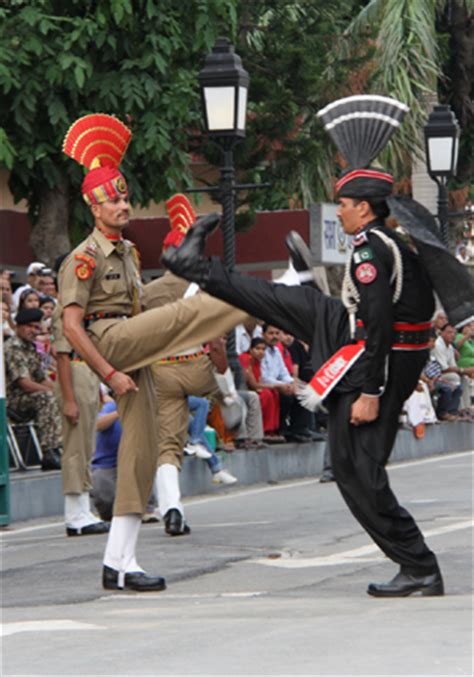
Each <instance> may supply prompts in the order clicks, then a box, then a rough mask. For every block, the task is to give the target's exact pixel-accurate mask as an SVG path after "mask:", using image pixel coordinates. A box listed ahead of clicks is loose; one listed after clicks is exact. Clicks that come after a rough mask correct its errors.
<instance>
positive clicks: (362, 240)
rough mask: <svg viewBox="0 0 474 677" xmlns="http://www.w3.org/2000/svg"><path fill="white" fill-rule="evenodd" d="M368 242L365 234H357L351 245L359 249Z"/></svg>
mask: <svg viewBox="0 0 474 677" xmlns="http://www.w3.org/2000/svg"><path fill="white" fill-rule="evenodd" d="M368 241H369V238H368V237H367V233H365V232H364V233H359V234H358V235H355V236H354V237H353V239H352V244H353V246H354V247H360V246H361V245H363V244H366V242H368Z"/></svg>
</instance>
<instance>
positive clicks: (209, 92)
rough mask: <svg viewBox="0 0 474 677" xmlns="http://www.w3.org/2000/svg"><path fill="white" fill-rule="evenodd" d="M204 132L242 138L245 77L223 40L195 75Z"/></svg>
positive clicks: (237, 56) (237, 60)
mask: <svg viewBox="0 0 474 677" xmlns="http://www.w3.org/2000/svg"><path fill="white" fill-rule="evenodd" d="M198 79H199V85H200V87H201V95H202V103H203V109H204V124H205V128H206V132H207V134H208V135H209V136H211V137H221V138H227V139H229V140H233V141H234V143H235V142H236V141H237V140H239V139H241V138H243V137H244V136H245V120H246V117H247V116H246V113H247V92H248V88H249V75H248V73H247V71H246V70H244V68H243V66H242V60H241V58H240V56H239V55H238V54H236V53H235V52H234V48H233V47H232V45H231V44H230V42H229V41H228V40H227V39H226V38H219V39H218V40H217V42H216V44H215V45H214V49H213V50H212V52H211V53H210V54H209V55H208V56H207V57H206V61H205V64H204V68H203V69H202V71H201V72H200V73H199V76H198Z"/></svg>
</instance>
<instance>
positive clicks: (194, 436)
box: [184, 395, 237, 484]
mask: <svg viewBox="0 0 474 677" xmlns="http://www.w3.org/2000/svg"><path fill="white" fill-rule="evenodd" d="M188 404H189V411H190V413H191V417H190V421H189V427H188V433H189V440H188V443H187V444H186V446H185V448H184V451H185V452H187V453H188V454H190V455H194V454H195V455H196V456H198V458H203V459H204V460H205V461H206V463H207V465H208V466H209V470H210V471H211V473H212V481H213V482H214V484H235V483H236V482H237V478H236V477H234V475H232V474H231V473H230V472H229V471H228V470H224V469H223V468H222V463H221V460H220V458H219V456H218V455H217V454H216V453H215V451H214V449H212V447H211V446H210V444H209V442H208V441H207V439H206V436H205V430H206V424H207V417H208V413H209V400H208V399H206V398H205V397H194V396H193V395H190V396H189V397H188ZM203 452H207V456H206V455H204V454H203Z"/></svg>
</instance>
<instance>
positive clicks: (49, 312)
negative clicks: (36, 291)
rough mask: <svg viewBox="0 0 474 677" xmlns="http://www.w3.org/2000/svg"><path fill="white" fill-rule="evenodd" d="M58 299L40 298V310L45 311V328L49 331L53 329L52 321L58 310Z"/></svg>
mask: <svg viewBox="0 0 474 677" xmlns="http://www.w3.org/2000/svg"><path fill="white" fill-rule="evenodd" d="M56 303H57V301H56V299H55V298H54V297H53V296H42V297H41V298H40V306H39V307H40V308H41V310H42V311H43V326H45V327H46V328H47V329H49V328H50V327H51V321H52V317H53V313H54V309H55V308H56Z"/></svg>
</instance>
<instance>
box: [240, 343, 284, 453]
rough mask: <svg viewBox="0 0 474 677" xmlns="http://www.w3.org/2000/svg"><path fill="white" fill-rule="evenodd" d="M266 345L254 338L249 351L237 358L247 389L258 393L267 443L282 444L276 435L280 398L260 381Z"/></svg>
mask: <svg viewBox="0 0 474 677" xmlns="http://www.w3.org/2000/svg"><path fill="white" fill-rule="evenodd" d="M265 348H266V344H265V341H264V339H263V338H254V339H252V341H251V344H250V351H249V352H247V353H242V355H240V356H239V359H240V363H241V365H242V368H243V370H244V376H245V380H246V383H247V387H248V388H249V389H250V390H253V391H255V392H256V393H258V396H259V398H260V406H261V409H262V418H263V431H264V434H265V439H266V440H267V441H269V442H283V441H284V439H285V438H284V437H283V436H281V435H279V434H278V429H279V427H280V397H279V394H278V390H277V389H276V388H272V387H267V385H266V384H265V383H263V381H262V372H261V363H262V360H263V358H264V355H265Z"/></svg>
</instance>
